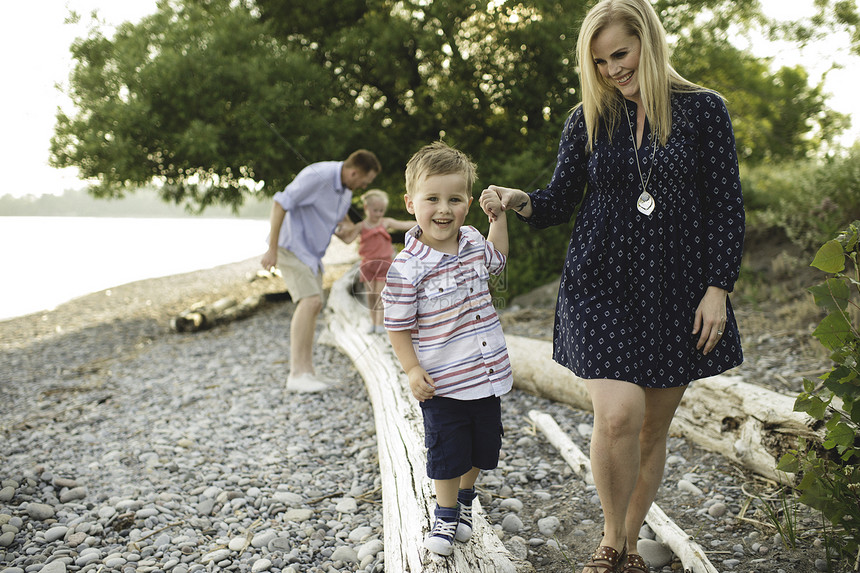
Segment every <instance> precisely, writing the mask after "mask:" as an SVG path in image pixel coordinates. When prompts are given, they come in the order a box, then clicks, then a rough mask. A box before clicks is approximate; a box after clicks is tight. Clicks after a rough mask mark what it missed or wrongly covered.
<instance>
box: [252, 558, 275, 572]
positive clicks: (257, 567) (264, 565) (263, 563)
mask: <svg viewBox="0 0 860 573" xmlns="http://www.w3.org/2000/svg"><path fill="white" fill-rule="evenodd" d="M271 568H272V561H271V560H269V559H266V558H263V559H257V560H256V561H254V564H253V565H251V573H261V572H262V571H268V570H269V569H271Z"/></svg>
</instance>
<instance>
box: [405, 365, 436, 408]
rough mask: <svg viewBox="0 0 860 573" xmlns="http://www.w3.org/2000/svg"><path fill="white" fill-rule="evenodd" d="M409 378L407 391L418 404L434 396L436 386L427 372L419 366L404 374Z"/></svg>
mask: <svg viewBox="0 0 860 573" xmlns="http://www.w3.org/2000/svg"><path fill="white" fill-rule="evenodd" d="M406 375H407V377H408V378H409V389H410V390H412V395H413V396H415V399H416V400H418V401H419V402H423V401H424V400H429V399H430V398H432V397H433V396H434V395H435V394H436V384H435V383H434V382H433V378H431V377H430V375H429V374H427V371H426V370H424V369H423V368H421V367H420V366H415V367H413V368H411V369H410V370H409V372H408V373H407V374H406Z"/></svg>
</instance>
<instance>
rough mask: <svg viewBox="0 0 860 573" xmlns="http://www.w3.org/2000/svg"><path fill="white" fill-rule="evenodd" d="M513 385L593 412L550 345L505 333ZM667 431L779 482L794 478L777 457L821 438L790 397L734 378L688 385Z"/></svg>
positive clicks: (577, 380) (580, 383)
mask: <svg viewBox="0 0 860 573" xmlns="http://www.w3.org/2000/svg"><path fill="white" fill-rule="evenodd" d="M505 338H506V340H507V342H508V353H509V354H510V358H511V365H512V367H513V371H514V385H515V386H517V387H518V388H520V389H522V390H525V391H527V392H530V393H532V394H536V395H538V396H542V397H545V398H549V399H552V400H555V401H557V402H563V403H565V404H570V405H571V406H575V407H577V408H580V409H584V410H589V411H590V410H592V406H591V399H590V398H589V397H588V392H587V391H586V389H585V383H584V382H583V380H582V379H581V378H579V377H577V376H575V375H574V374H573V373H572V372H570V371H569V370H568V369H567V368H565V367H563V366H561V365H560V364H558V363H556V362H555V361H553V359H552V343H550V342H545V341H539V340H532V339H529V338H523V337H520V336H506V337H505ZM672 432H675V433H677V434H680V435H683V436H685V437H686V438H688V439H690V440H691V441H693V442H694V443H696V444H698V445H700V446H702V447H703V448H705V449H707V450H708V451H712V452H717V453H719V454H722V455H723V456H725V457H727V458H729V459H730V460H733V461H735V462H737V463H738V464H740V465H741V466H743V467H745V468H747V469H749V470H751V471H753V472H756V473H758V474H760V475H762V476H765V477H767V478H769V479H772V480H774V481H777V482H780V483H786V484H792V483H793V482H794V476H793V475H791V474H785V473H782V472H777V471H776V464H777V461H778V460H779V458H780V457H781V456H782V454H784V453H785V452H786V451H788V450H789V449H791V448H794V447H797V439H798V438H800V437H803V438H807V439H809V440H815V441H819V442H820V441H821V440H822V437H823V433H822V429H821V428H819V427H817V425H816V422H815V420H813V419H812V418H811V417H810V416H808V415H806V414H803V413H801V412H795V411H794V398H792V397H790V396H786V395H784V394H779V393H777V392H773V391H771V390H768V389H766V388H762V387H760V386H756V385H754V384H747V383H745V382H742V381H741V380H740V379H738V378H737V377H732V376H714V377H711V378H705V379H703V380H697V381H696V382H694V383H693V384H691V385H690V387H689V388H688V389H687V392H686V393H685V394H684V399H683V400H682V401H681V405H680V406H679V407H678V412H677V414H676V415H675V419H674V420H673V422H672Z"/></svg>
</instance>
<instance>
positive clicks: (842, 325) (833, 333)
mask: <svg viewBox="0 0 860 573" xmlns="http://www.w3.org/2000/svg"><path fill="white" fill-rule="evenodd" d="M812 335H813V336H814V337H815V338H817V339H818V340H819V341H820V342H821V344H823V345H824V346H825V347H826V348H828V349H830V350H835V349H837V348H839V347H841V346H842V345H843V344H844V343H845V342H846V341H847V340H848V338H849V337H850V335H851V325H850V324H848V321H847V320H846V319H845V317H844V316H843V315H842V314H841V313H834V314H828V315H827V316H825V317H824V320H822V321H821V322H820V323H819V325H818V327H817V328H816V329H815V331H814V332H813V333H812Z"/></svg>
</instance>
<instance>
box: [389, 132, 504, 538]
mask: <svg viewBox="0 0 860 573" xmlns="http://www.w3.org/2000/svg"><path fill="white" fill-rule="evenodd" d="M474 181H475V166H474V164H473V163H472V162H471V161H470V160H469V158H468V157H467V156H466V155H465V154H463V153H462V152H460V151H457V150H455V149H452V148H450V147H448V146H447V145H446V144H444V143H442V142H437V143H433V144H430V145H427V146H425V147H423V148H422V149H421V150H419V151H418V152H417V153H416V154H415V155H414V156H413V157H412V158H411V159H410V160H409V163H408V164H407V165H406V196H405V200H406V209H407V211H409V213H410V214H412V215H415V220H416V222H417V223H418V225H417V226H415V227H413V228H412V229H411V230H410V231H409V232H408V233H407V235H406V246H405V248H404V249H403V250H402V251H401V252H400V254H398V255H397V257H396V258H395V259H394V262H393V263H392V265H391V268H390V269H389V271H388V275H387V278H386V286H385V289H384V290H383V293H382V300H383V303H384V305H385V328H386V329H387V330H388V335H389V338H390V339H391V344H392V346H393V347H394V352H395V353H396V354H397V358H398V359H399V360H400V364H401V366H402V367H403V370H404V371H405V372H406V374H407V377H408V379H409V387H410V389H411V390H412V394H413V395H414V396H415V398H416V399H417V400H418V401H419V402H421V410H422V413H423V415H424V431H425V445H426V446H427V475H428V476H429V477H430V478H431V479H433V480H434V486H435V490H436V510H435V516H436V520H435V523H434V525H433V530H432V531H431V532H430V535H429V536H428V537H427V539H426V540H425V541H424V546H425V547H426V548H427V549H429V550H430V551H432V552H434V553H438V554H439V555H450V554H451V553H452V552H453V551H454V539H455V538H456V539H457V540H458V541H468V540H469V538H470V537H471V535H472V501H473V500H474V499H475V487H474V486H475V481H476V480H477V478H478V473H479V472H480V470H482V469H485V470H489V469H493V468H495V467H496V466H497V465H498V461H499V450H500V449H501V445H502V422H501V406H500V401H499V396H501V395H502V394H505V393H507V392H508V391H510V389H511V385H512V376H511V366H510V362H509V360H508V351H507V347H506V346H505V338H504V336H503V334H502V328H501V324H500V323H499V318H498V316H497V314H496V311H495V309H494V308H493V303H492V299H491V297H490V293H489V289H488V285H487V279H488V277H489V274H490V273H493V274H499V273H501V271H502V269H503V268H504V266H505V261H506V257H507V252H508V229H507V222H506V220H505V216H504V214H503V213H502V212H501V202H500V200H499V198H498V195H497V194H496V193H494V192H492V191H485V192H484V194H483V195H482V196H481V204H482V206H483V207H484V209H485V211H486V212H487V213H488V215H489V218H490V221H491V223H490V232H489V235H488V239H484V237H482V236H481V234H480V233H479V232H478V231H477V230H476V229H475V228H474V227H466V226H463V222H464V220H465V219H466V213H467V212H468V210H469V205H470V204H471V203H472V196H471V190H472V184H473V183H474Z"/></svg>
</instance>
